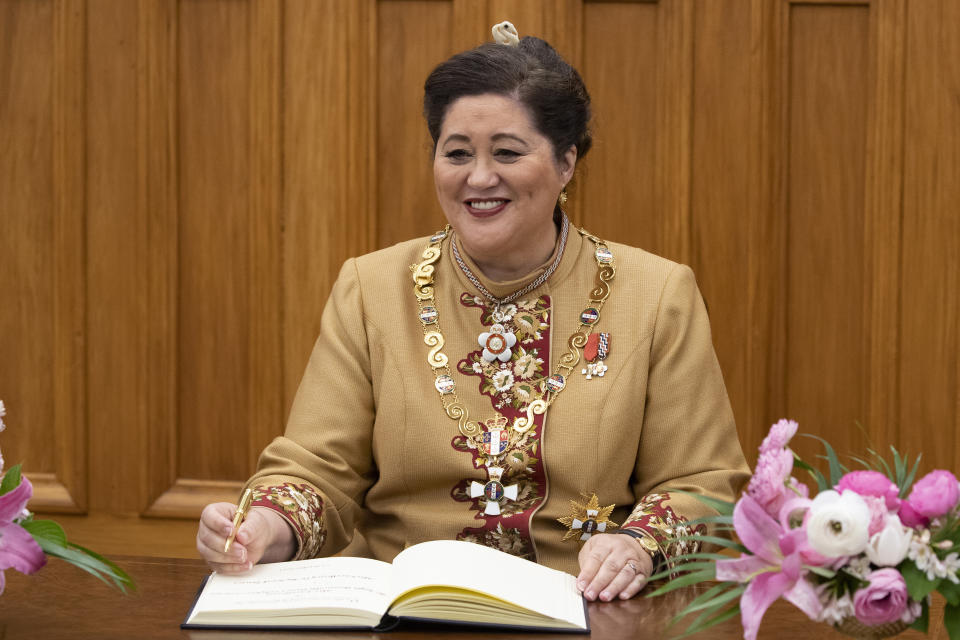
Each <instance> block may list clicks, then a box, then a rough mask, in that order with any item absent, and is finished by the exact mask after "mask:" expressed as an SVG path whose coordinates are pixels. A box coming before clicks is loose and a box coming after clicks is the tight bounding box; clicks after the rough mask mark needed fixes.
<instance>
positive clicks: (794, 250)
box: [774, 5, 870, 452]
mask: <svg viewBox="0 0 960 640" xmlns="http://www.w3.org/2000/svg"><path fill="white" fill-rule="evenodd" d="M786 17H787V20H788V21H787V29H788V36H787V37H788V38H789V40H788V41H789V43H790V52H789V59H788V60H787V68H786V69H785V72H786V73H787V74H788V75H787V77H789V79H790V80H789V82H790V84H789V96H788V100H789V103H788V108H789V121H788V126H789V155H788V157H787V161H788V162H789V176H788V180H787V190H788V192H787V196H786V197H787V209H786V212H785V213H786V215H787V216H788V223H787V224H788V234H787V240H786V251H787V260H788V264H787V270H788V274H789V275H788V279H787V286H788V289H787V293H786V297H787V301H786V310H787V329H786V338H787V341H786V345H785V349H786V354H787V357H786V370H785V371H783V372H782V378H781V380H783V382H784V384H785V385H786V407H785V409H786V411H785V413H786V414H787V415H789V416H791V417H793V418H794V419H796V420H798V421H799V422H800V423H801V424H802V425H804V428H805V430H807V431H808V432H812V433H817V434H829V435H830V437H831V439H832V441H833V444H834V446H835V447H836V448H837V450H838V451H841V452H850V451H862V445H863V443H864V438H863V437H862V436H861V434H860V433H858V432H857V429H856V422H857V421H861V422H862V420H863V418H864V415H865V406H864V403H863V399H862V396H861V394H860V393H859V392H858V391H859V384H858V383H852V381H862V380H867V379H868V375H867V374H868V372H867V370H866V369H865V367H864V364H865V359H864V353H863V342H862V340H861V333H860V332H861V327H862V321H861V318H862V317H863V314H864V289H865V279H864V276H865V274H864V258H863V256H864V234H863V227H864V216H865V212H864V208H863V207H864V191H863V185H864V175H865V173H864V172H865V169H864V167H865V151H866V127H865V122H866V115H867V100H868V85H867V74H866V71H867V69H868V68H869V60H868V58H867V52H868V35H869V29H868V27H869V17H870V16H869V10H868V9H867V8H865V7H838V6H805V5H799V6H794V7H792V8H791V11H790V12H789V14H788V15H787V16H786ZM774 348H776V346H774ZM809 449H810V447H802V448H801V450H809Z"/></svg>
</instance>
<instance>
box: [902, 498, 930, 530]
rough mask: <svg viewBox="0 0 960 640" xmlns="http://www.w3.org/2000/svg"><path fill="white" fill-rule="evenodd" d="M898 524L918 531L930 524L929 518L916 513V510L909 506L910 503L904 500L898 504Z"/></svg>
mask: <svg viewBox="0 0 960 640" xmlns="http://www.w3.org/2000/svg"><path fill="white" fill-rule="evenodd" d="M900 522H902V523H903V524H904V526H906V527H910V528H911V529H918V528H920V527H925V526H927V525H928V524H930V518H926V517H924V516H923V514H920V513H917V512H916V510H915V509H914V508H913V507H911V506H910V501H909V500H904V501H903V502H902V503H900Z"/></svg>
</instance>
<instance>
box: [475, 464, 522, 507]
mask: <svg viewBox="0 0 960 640" xmlns="http://www.w3.org/2000/svg"><path fill="white" fill-rule="evenodd" d="M487 473H488V474H489V476H490V479H489V480H488V481H487V483H486V484H480V483H479V482H477V481H473V482H471V483H470V497H471V498H480V497H484V498H486V500H487V504H486V506H485V507H484V509H483V514H484V515H487V516H498V515H500V503H501V502H503V501H505V500H516V499H517V493H518V489H517V485H515V484H511V485H509V486H506V487H505V486H503V483H502V482H500V480H501V478H503V469H502V468H501V467H487Z"/></svg>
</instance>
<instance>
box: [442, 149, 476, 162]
mask: <svg viewBox="0 0 960 640" xmlns="http://www.w3.org/2000/svg"><path fill="white" fill-rule="evenodd" d="M443 157H444V158H447V159H448V160H452V161H453V162H465V161H466V160H468V159H469V158H470V152H469V151H467V150H466V149H451V150H450V151H447V152H445V153H444V154H443Z"/></svg>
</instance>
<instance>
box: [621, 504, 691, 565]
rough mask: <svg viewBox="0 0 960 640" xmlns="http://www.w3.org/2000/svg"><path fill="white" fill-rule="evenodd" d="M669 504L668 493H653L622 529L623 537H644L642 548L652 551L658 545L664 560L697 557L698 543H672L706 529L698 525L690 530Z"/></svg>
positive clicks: (683, 541) (634, 510) (636, 509)
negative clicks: (689, 555) (685, 555)
mask: <svg viewBox="0 0 960 640" xmlns="http://www.w3.org/2000/svg"><path fill="white" fill-rule="evenodd" d="M668 500H670V494H669V493H651V494H649V495H647V496H644V498H643V500H641V501H640V502H639V503H638V504H637V506H636V507H634V509H633V512H632V513H631V514H630V516H629V517H628V518H627V521H626V522H624V523H623V525H622V526H621V527H620V531H621V532H622V533H627V534H629V535H632V536H634V537H640V536H642V537H644V538H646V539H647V540H645V541H643V543H642V544H643V546H644V548H646V549H649V548H651V547H652V546H653V544H651V541H652V543H655V544H656V548H657V550H658V551H659V555H660V557H661V558H662V559H667V558H672V557H674V556H679V555H684V554H687V553H696V552H697V551H699V550H700V543H699V542H697V541H695V540H673V539H672V538H674V537H675V536H685V535H690V534H692V533H706V527H704V526H703V525H699V526H697V527H696V528H691V527H689V526H688V525H687V520H686V519H684V518H681V517H680V516H678V515H677V514H676V513H674V511H673V509H671V508H670V507H668V506H666V505H665V504H664V503H666V502H667V501H668Z"/></svg>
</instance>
